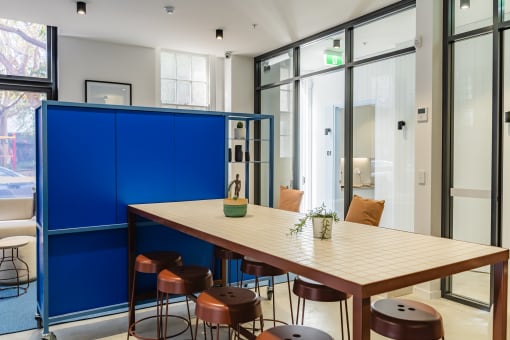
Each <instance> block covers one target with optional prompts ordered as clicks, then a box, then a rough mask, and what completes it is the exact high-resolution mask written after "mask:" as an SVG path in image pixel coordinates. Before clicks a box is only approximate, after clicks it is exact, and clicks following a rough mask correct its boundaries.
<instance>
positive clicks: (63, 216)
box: [46, 106, 116, 229]
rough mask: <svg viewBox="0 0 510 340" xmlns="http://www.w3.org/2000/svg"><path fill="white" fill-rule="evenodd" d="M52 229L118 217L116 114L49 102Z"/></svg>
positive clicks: (107, 222)
mask: <svg viewBox="0 0 510 340" xmlns="http://www.w3.org/2000/svg"><path fill="white" fill-rule="evenodd" d="M47 119H48V122H47V124H48V135H47V140H48V154H47V155H46V156H47V157H46V160H47V161H48V162H49V163H48V183H47V185H48V189H47V192H48V221H49V225H48V229H62V228H75V227H81V226H94V225H107V224H114V223H116V209H115V207H116V184H115V115H114V114H112V111H108V110H101V109H92V108H89V109H85V108H73V107H64V106H62V107H60V106H58V107H51V108H48V118H47Z"/></svg>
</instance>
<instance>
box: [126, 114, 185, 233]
mask: <svg viewBox="0 0 510 340" xmlns="http://www.w3.org/2000/svg"><path fill="white" fill-rule="evenodd" d="M116 126H117V140H116V144H117V199H118V202H117V211H118V213H117V215H118V222H119V223H126V221H127V212H126V206H127V205H128V204H134V203H154V202H168V201H174V200H175V198H174V197H175V188H174V186H173V183H174V182H175V181H174V178H175V167H176V164H175V161H174V160H173V158H174V157H173V148H174V146H173V131H174V117H173V115H163V114H161V113H147V112H138V111H133V112H128V113H118V114H117V125H116Z"/></svg>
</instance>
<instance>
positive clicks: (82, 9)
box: [76, 1, 87, 15]
mask: <svg viewBox="0 0 510 340" xmlns="http://www.w3.org/2000/svg"><path fill="white" fill-rule="evenodd" d="M76 13H78V14H80V15H85V14H87V4H86V3H85V2H84V1H78V2H77V3H76Z"/></svg>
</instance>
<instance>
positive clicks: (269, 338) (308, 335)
mask: <svg viewBox="0 0 510 340" xmlns="http://www.w3.org/2000/svg"><path fill="white" fill-rule="evenodd" d="M257 339H258V340H277V339H281V340H290V339H303V340H308V339H313V340H333V338H332V337H331V336H330V335H329V334H328V333H326V332H323V331H321V330H319V329H317V328H312V327H306V326H299V325H284V326H276V327H273V328H270V329H268V330H266V331H264V332H262V333H260V334H259V336H258V337H257Z"/></svg>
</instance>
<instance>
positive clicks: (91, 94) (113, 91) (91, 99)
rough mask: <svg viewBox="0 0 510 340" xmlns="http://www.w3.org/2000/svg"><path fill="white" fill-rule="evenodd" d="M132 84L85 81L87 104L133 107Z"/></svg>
mask: <svg viewBox="0 0 510 340" xmlns="http://www.w3.org/2000/svg"><path fill="white" fill-rule="evenodd" d="M131 96H132V95H131V84H128V83H115V82H111V81H99V80H85V102H86V103H95V104H114V105H131V104H132V103H131Z"/></svg>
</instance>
